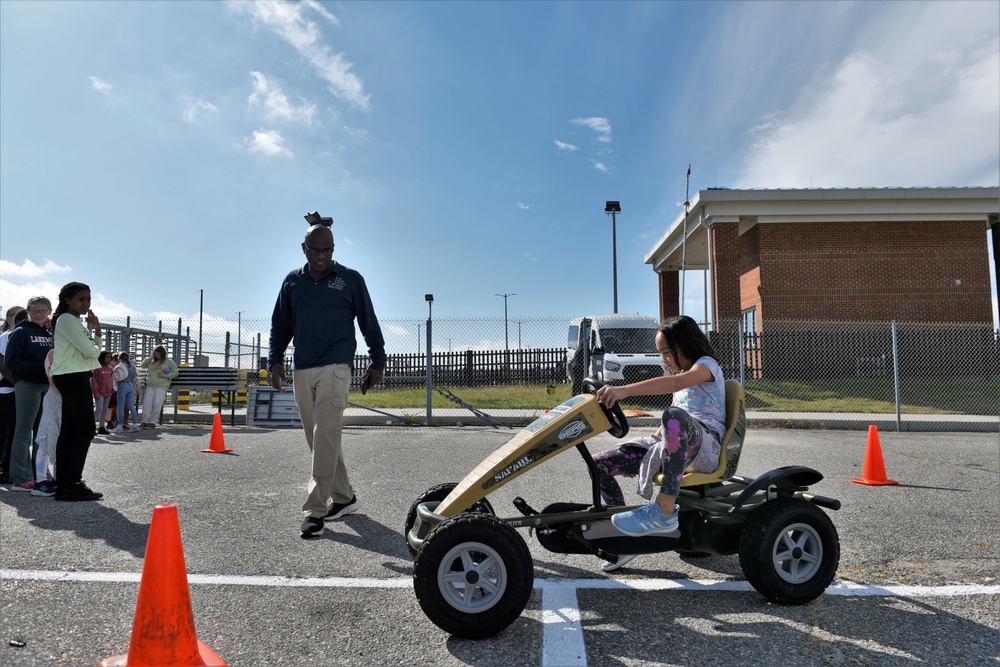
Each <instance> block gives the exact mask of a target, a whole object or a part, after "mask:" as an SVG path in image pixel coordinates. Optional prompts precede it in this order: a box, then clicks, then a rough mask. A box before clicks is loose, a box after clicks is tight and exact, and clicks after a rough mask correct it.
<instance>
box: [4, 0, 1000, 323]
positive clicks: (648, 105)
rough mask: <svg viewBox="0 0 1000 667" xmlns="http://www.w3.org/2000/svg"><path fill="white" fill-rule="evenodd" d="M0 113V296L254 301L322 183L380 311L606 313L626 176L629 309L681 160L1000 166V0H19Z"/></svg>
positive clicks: (847, 182) (111, 309)
mask: <svg viewBox="0 0 1000 667" xmlns="http://www.w3.org/2000/svg"><path fill="white" fill-rule="evenodd" d="M0 138H2V139H0V141H2V143H0V305H2V306H3V307H7V306H9V305H11V304H13V303H23V302H24V301H25V300H26V299H27V297H28V296H30V295H33V294H38V293H41V294H46V295H49V296H50V297H52V298H54V297H55V296H56V294H57V292H58V289H59V287H60V286H61V285H62V284H64V283H66V282H68V281H70V280H80V281H83V282H86V283H88V284H90V285H91V287H92V289H93V293H94V310H95V311H96V312H97V313H98V315H99V316H103V317H118V316H123V315H132V316H137V317H138V316H149V315H156V316H159V317H161V318H162V319H164V320H168V321H169V320H171V319H176V318H177V317H184V318H191V317H195V316H196V315H197V313H198V307H199V290H201V289H204V290H205V311H206V313H209V314H211V315H214V316H217V317H228V318H235V316H236V312H237V311H241V312H243V313H244V315H243V316H244V317H246V318H249V317H266V316H268V315H269V314H270V312H271V308H272V306H273V303H274V298H275V296H276V294H277V289H278V286H279V284H280V282H281V279H282V277H283V276H284V275H285V274H286V273H287V272H288V271H289V270H291V269H292V268H294V267H296V266H299V265H301V264H302V263H303V257H302V254H301V251H300V249H299V243H300V242H301V239H302V234H303V232H304V231H305V228H306V223H305V221H304V220H303V218H302V216H303V214H305V213H306V212H307V211H310V210H314V209H318V210H319V211H320V212H321V213H323V214H324V215H331V216H333V218H334V220H335V223H334V233H335V236H336V243H337V252H336V258H337V259H338V260H339V261H341V262H342V263H344V264H346V265H348V266H351V267H353V268H356V269H358V270H360V271H361V272H362V273H363V274H364V275H365V277H366V279H367V281H368V284H369V288H370V290H371V292H372V296H373V299H374V301H375V305H376V309H377V311H378V313H379V315H380V316H382V317H398V318H402V317H423V316H425V314H426V312H427V309H426V304H425V302H424V294H425V293H428V292H429V293H433V294H434V295H435V304H434V315H435V317H502V315H503V305H504V304H503V299H502V298H498V297H496V296H495V294H497V293H508V294H516V296H512V297H510V298H509V300H508V307H509V311H510V316H511V317H512V318H514V317H544V316H563V315H567V316H568V315H579V314H583V313H594V312H610V311H611V310H612V302H613V293H612V253H611V223H610V219H609V218H608V217H606V216H605V214H604V212H603V211H604V202H605V200H607V199H617V200H619V201H620V202H621V206H622V213H621V214H620V215H619V216H618V217H617V245H618V301H619V310H620V311H621V312H642V313H647V314H652V315H655V314H656V312H657V295H656V278H655V275H654V273H653V271H652V269H651V268H650V267H649V266H647V265H644V264H643V262H642V259H643V256H644V254H645V253H646V251H647V250H649V248H650V247H651V246H652V244H653V243H654V241H655V240H656V239H657V238H658V237H659V235H660V234H661V233H662V232H663V231H664V230H665V229H666V227H667V226H668V225H669V223H670V221H671V220H672V219H673V218H674V216H676V215H677V213H678V212H679V211H680V210H681V209H682V206H683V201H684V192H685V172H686V170H687V166H688V164H690V165H691V170H692V173H691V186H690V187H691V192H692V193H693V192H695V191H696V190H698V189H702V188H706V187H714V186H726V187H810V186H812V187H886V186H903V187H908V186H914V187H917V186H935V187H937V186H992V185H997V184H998V183H1000V2H994V1H983V2H968V3H963V2H940V3H938V2H919V3H917V2H884V3H882V2H858V3H851V2H844V3H838V2H774V3H769V2H745V3H741V2H734V3H729V2H706V3H693V2H692V3H687V2H669V3H668V2H579V3H577V2H440V3H436V2H363V3H361V2H316V1H312V0H307V1H304V2H295V3H293V2H273V3H271V2H268V3H263V2H262V3H253V2H195V1H188V2H155V1H147V2H88V1H86V0H78V1H74V2H59V1H47V2H39V1H25V0H4V1H3V2H0ZM985 236H986V232H985V230H984V238H985ZM687 283H688V286H689V289H688V295H687V296H688V298H687V300H686V304H687V308H688V310H689V312H691V313H692V314H693V315H695V316H700V314H701V302H700V294H699V289H700V288H699V283H700V272H699V275H698V276H692V278H691V279H689V280H688V281H687Z"/></svg>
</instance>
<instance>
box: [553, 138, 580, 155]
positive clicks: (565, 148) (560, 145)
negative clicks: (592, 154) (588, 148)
mask: <svg viewBox="0 0 1000 667" xmlns="http://www.w3.org/2000/svg"><path fill="white" fill-rule="evenodd" d="M553 141H555V144H556V148H558V149H559V150H561V151H565V152H567V153H572V152H573V151H578V150H580V147H579V146H574V145H573V144H567V143H566V142H565V141H559V140H558V139H554V140H553Z"/></svg>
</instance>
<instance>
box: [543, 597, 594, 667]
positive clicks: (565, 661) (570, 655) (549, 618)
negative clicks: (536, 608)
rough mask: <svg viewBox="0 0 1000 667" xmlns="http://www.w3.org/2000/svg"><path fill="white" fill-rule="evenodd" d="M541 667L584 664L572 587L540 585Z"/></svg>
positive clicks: (580, 665)
mask: <svg viewBox="0 0 1000 667" xmlns="http://www.w3.org/2000/svg"><path fill="white" fill-rule="evenodd" d="M542 624H543V625H542V628H543V629H542V667H587V647H586V645H585V644H584V642H583V628H582V627H580V606H579V604H578V603H577V600H576V588H574V587H571V586H544V587H542Z"/></svg>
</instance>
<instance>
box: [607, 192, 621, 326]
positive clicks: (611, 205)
mask: <svg viewBox="0 0 1000 667" xmlns="http://www.w3.org/2000/svg"><path fill="white" fill-rule="evenodd" d="M621 212H622V207H621V206H620V205H619V204H618V202H616V201H606V202H604V214H605V215H608V214H610V215H611V272H612V274H613V276H614V288H615V310H614V312H616V313H617V312H618V230H617V228H616V225H615V213H621Z"/></svg>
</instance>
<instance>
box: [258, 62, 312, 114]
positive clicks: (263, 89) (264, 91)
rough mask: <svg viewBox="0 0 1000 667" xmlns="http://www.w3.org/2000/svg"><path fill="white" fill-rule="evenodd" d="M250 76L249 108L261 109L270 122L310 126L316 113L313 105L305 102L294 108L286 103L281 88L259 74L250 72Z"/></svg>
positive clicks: (286, 100) (286, 99) (289, 103)
mask: <svg viewBox="0 0 1000 667" xmlns="http://www.w3.org/2000/svg"><path fill="white" fill-rule="evenodd" d="M250 76H251V77H252V78H253V92H252V93H251V94H250V99H249V100H248V104H249V105H250V108H253V107H257V106H261V107H263V108H264V115H265V116H266V117H267V118H269V119H272V120H273V119H276V118H277V119H283V120H292V121H299V122H303V123H306V124H312V119H313V114H315V113H316V106H315V105H314V104H309V103H308V102H306V103H303V104H302V105H301V106H295V105H294V104H292V103H291V102H289V101H288V98H287V97H285V94H284V93H283V92H282V91H281V88H280V87H278V86H274V85H272V84H271V82H270V81H268V80H267V77H266V76H264V75H263V74H261V73H260V72H250Z"/></svg>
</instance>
